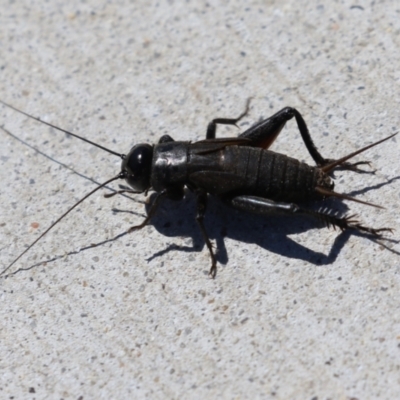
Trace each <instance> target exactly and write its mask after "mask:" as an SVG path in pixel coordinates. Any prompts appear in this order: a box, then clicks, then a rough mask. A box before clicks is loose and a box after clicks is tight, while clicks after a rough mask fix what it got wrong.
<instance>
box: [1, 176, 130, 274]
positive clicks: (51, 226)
mask: <svg viewBox="0 0 400 400" xmlns="http://www.w3.org/2000/svg"><path fill="white" fill-rule="evenodd" d="M124 177H125V174H124V172H121V173H119V174H118V175H117V176H114V178H111V179H109V180H108V181H106V182H104V183H102V184H101V185H100V186H98V187H97V188H95V189H93V190H92V191H91V192H89V193H88V194H87V195H85V196H84V197H82V198H81V199H80V200H79V201H78V202H77V203H75V204H74V205H73V206H72V207H71V208H70V209H68V210H67V211H66V212H65V213H64V214H63V215H61V217H59V218H58V219H57V220H56V221H55V222H53V223H52V224H51V225H50V226H49V227H48V228H47V229H46V230H45V231H44V232H43V233H42V234H41V235H40V236H39V237H38V238H37V239H36V240H35V241H34V242H33V243H31V244H30V245H29V246H28V247H27V248H26V249H25V250H24V251H23V252H22V253H21V254H20V255H19V256H18V257H17V258H16V259H15V260H14V261H13V262H12V263H11V264H10V265H9V266H8V267H7V268H5V269H3V271H1V272H0V277H1V276H3V275H4V274H5V273H6V272H7V271H8V270H9V269H10V268H11V267H12V266H13V265H14V264H15V263H16V262H17V261H18V260H19V259H20V258H21V257H22V256H23V255H24V254H25V253H26V252H27V251H28V250H29V249H31V248H32V247H33V246H34V245H35V244H36V243H37V242H38V241H39V240H40V239H41V238H42V237H43V236H44V235H46V233H48V232H49V231H50V230H51V229H52V228H54V226H56V225H57V224H58V223H59V222H60V221H61V220H62V219H63V218H64V217H65V216H67V215H68V214H69V213H70V212H71V211H72V210H73V209H74V208H75V207H77V206H78V205H79V204H81V203H82V202H83V201H84V200H86V199H87V198H88V197H89V196H91V195H92V194H93V193H95V192H97V191H98V190H99V189H101V188H102V187H104V186H106V185H108V184H109V183H111V182H112V181H115V180H117V179H124Z"/></svg>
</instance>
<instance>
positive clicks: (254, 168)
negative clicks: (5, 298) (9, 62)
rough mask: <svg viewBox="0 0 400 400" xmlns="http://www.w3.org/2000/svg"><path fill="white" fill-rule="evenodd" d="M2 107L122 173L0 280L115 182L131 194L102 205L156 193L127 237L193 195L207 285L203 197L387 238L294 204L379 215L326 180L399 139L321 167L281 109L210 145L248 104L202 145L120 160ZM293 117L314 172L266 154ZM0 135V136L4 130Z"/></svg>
mask: <svg viewBox="0 0 400 400" xmlns="http://www.w3.org/2000/svg"><path fill="white" fill-rule="evenodd" d="M0 103H1V104H3V105H4V106H7V107H9V108H11V109H13V110H15V111H17V112H19V113H21V114H23V115H25V116H27V117H29V118H32V119H34V120H36V121H39V122H42V123H43V124H46V125H48V126H50V127H52V128H55V129H57V130H59V131H61V132H64V133H67V134H70V135H72V136H74V137H76V138H78V139H81V140H83V141H85V142H87V143H90V144H92V145H94V146H97V147H99V148H101V149H103V150H105V151H108V152H109V153H111V154H114V155H118V156H119V157H121V158H122V165H121V172H120V173H119V174H118V175H117V176H115V177H113V178H111V179H109V180H107V181H106V182H104V183H103V184H101V185H100V186H98V187H97V188H96V189H94V190H92V191H91V192H90V193H88V194H87V195H86V196H85V197H83V198H82V199H81V200H79V201H78V202H77V203H76V204H74V205H73V206H72V207H71V208H70V209H69V210H68V211H67V212H65V213H64V214H63V215H62V216H61V217H60V218H58V219H57V220H56V221H55V222H54V223H53V224H52V225H51V226H50V227H49V228H48V229H47V230H46V231H45V232H43V233H42V234H41V235H40V236H39V237H38V238H37V239H36V240H35V241H34V242H33V243H32V244H31V245H30V246H28V247H27V248H26V249H25V251H23V252H22V253H21V254H20V255H19V256H18V257H17V258H16V259H15V260H14V261H13V262H12V263H11V264H10V265H9V266H8V267H7V268H5V269H4V270H3V271H2V272H1V273H0V276H1V275H4V274H5V272H6V271H7V270H8V269H9V268H11V267H12V266H13V265H14V264H15V263H16V262H17V261H18V260H19V259H20V258H21V257H22V256H23V255H24V254H25V253H26V252H27V251H28V250H29V249H30V248H32V246H33V245H35V244H36V243H37V242H38V241H39V240H40V239H41V238H42V237H43V236H44V235H45V234H46V233H47V232H48V231H49V230H50V229H52V228H53V227H54V226H55V225H56V224H57V223H58V222H59V221H60V220H62V219H63V218H64V217H65V216H66V215H67V214H68V213H69V212H70V211H72V210H73V209H74V208H75V207H76V206H78V204H80V203H81V202H82V201H83V200H85V199H86V198H87V197H89V196H90V195H92V194H93V193H94V192H96V191H97V190H99V189H100V188H102V187H104V186H106V185H107V184H108V183H110V182H112V181H114V180H117V179H125V181H126V182H127V183H128V184H129V186H130V187H131V188H132V189H127V190H126V189H124V190H119V191H117V192H114V193H112V194H108V195H105V197H111V196H113V195H115V194H117V193H135V194H136V193H144V194H146V195H147V193H148V191H150V190H153V191H155V192H156V193H157V195H156V197H155V199H154V201H153V203H152V204H151V206H150V209H149V212H148V215H147V217H146V218H145V220H144V221H143V222H142V223H141V224H139V225H135V226H132V227H131V228H130V229H129V230H128V231H127V232H133V231H135V230H138V229H141V228H143V227H144V226H145V225H147V224H148V223H149V221H150V219H151V218H152V216H153V215H154V214H155V212H156V209H157V206H158V205H159V203H160V201H161V200H162V199H163V198H169V199H172V200H181V199H182V198H183V197H184V194H185V191H184V189H185V187H187V188H188V189H189V190H190V191H192V192H193V193H194V194H195V196H196V199H197V216H196V220H197V223H198V225H199V227H200V230H201V233H202V236H203V238H204V241H205V243H206V245H207V248H208V250H209V253H210V256H211V268H210V272H209V273H210V275H211V276H212V277H213V278H215V276H216V273H217V263H216V259H215V254H214V251H213V248H212V245H211V242H210V239H209V237H208V234H207V231H206V229H205V226H204V215H205V212H206V209H207V197H208V195H209V194H211V195H214V196H218V197H219V198H221V199H222V200H223V201H224V202H225V203H226V204H227V205H230V206H232V207H234V208H236V209H240V210H244V211H249V212H252V213H256V214H261V215H271V214H289V215H306V216H310V217H314V218H316V219H317V220H319V221H321V222H322V223H324V224H325V225H326V226H328V227H329V226H333V227H334V228H336V227H338V228H339V229H341V230H342V231H343V230H346V229H355V230H358V231H361V232H365V233H367V234H370V235H373V236H376V237H380V236H381V234H382V232H385V231H389V232H391V231H392V229H391V228H379V229H374V228H369V227H366V226H363V225H361V224H360V223H359V222H358V221H357V220H356V219H355V217H354V215H351V216H338V215H337V213H335V212H334V211H333V210H329V209H326V208H325V209H323V210H320V211H314V210H311V209H307V208H304V207H301V206H300V205H298V203H301V202H303V201H306V200H318V199H320V200H323V199H324V198H326V197H329V196H334V197H339V198H341V199H346V200H352V201H356V202H359V203H362V204H367V205H370V206H374V207H379V208H382V207H380V206H378V205H375V204H372V203H368V202H365V201H362V200H358V199H355V198H353V197H350V196H347V195H345V194H341V193H337V192H334V191H333V188H334V183H333V181H332V179H331V177H330V176H329V173H330V172H332V171H333V170H334V169H335V168H336V167H338V166H340V167H341V168H342V169H349V170H353V171H356V172H360V169H359V168H358V165H361V164H369V162H367V161H361V162H357V163H353V164H351V163H348V162H347V160H349V159H350V158H352V157H354V156H355V155H357V154H359V153H362V152H363V151H365V150H367V149H369V148H371V147H373V146H376V145H378V144H380V143H382V142H384V141H386V140H388V139H390V138H392V137H393V136H395V135H396V134H397V133H395V134H393V135H391V136H389V137H387V138H385V139H382V140H380V141H378V142H376V143H373V144H370V145H369V146H366V147H364V148H362V149H360V150H357V151H355V152H353V153H351V154H349V155H347V156H345V157H343V158H340V159H338V160H332V159H326V158H324V157H322V156H321V154H320V153H319V151H318V150H317V148H316V146H315V145H314V142H313V141H312V139H311V136H310V133H309V131H308V128H307V125H306V123H305V121H304V119H303V117H302V116H301V114H300V113H299V112H298V111H297V110H296V109H294V108H291V107H285V108H283V109H282V110H281V111H279V112H277V113H276V114H274V115H273V116H271V117H270V118H267V119H265V120H263V121H260V122H258V123H257V124H255V125H254V126H252V127H251V128H249V129H247V130H246V131H245V132H243V133H242V134H240V135H239V136H238V137H234V138H226V139H225V138H216V128H217V125H218V124H224V125H236V124H237V123H238V122H239V121H240V120H241V119H242V118H243V117H244V116H245V115H246V114H247V113H248V111H249V104H250V99H249V100H248V101H247V104H246V109H245V111H244V112H243V113H242V114H240V115H239V117H237V118H216V119H214V120H212V121H211V122H210V123H209V125H208V128H207V134H206V139H205V140H201V141H198V142H195V143H192V142H190V141H174V139H172V138H171V137H170V136H169V135H164V136H162V137H161V138H160V140H159V142H158V144H156V145H150V144H137V145H135V146H134V147H132V149H131V151H130V152H129V153H128V155H124V154H119V153H117V152H114V151H112V150H109V149H107V148H105V147H103V146H101V145H99V144H97V143H94V142H92V141H90V140H87V139H85V138H83V137H81V136H78V135H76V134H74V133H72V132H68V131H66V130H64V129H62V128H59V127H57V126H55V125H53V124H50V123H48V122H45V121H42V120H41V119H40V118H37V117H34V116H32V115H30V114H27V113H25V112H24V111H21V110H19V109H17V108H15V107H13V106H11V105H9V104H7V103H5V102H3V101H1V100H0ZM293 117H294V118H295V120H296V122H297V126H298V128H299V131H300V134H301V136H302V138H303V141H304V144H305V145H306V147H307V150H308V152H309V153H310V155H311V157H312V158H313V159H314V161H315V163H316V166H309V165H307V164H305V163H303V162H300V161H298V160H296V159H294V158H291V157H288V156H286V155H284V154H279V153H275V152H273V151H270V150H268V149H269V147H270V146H271V145H272V143H273V142H274V140H275V139H276V138H277V136H278V135H279V133H280V132H281V130H282V128H283V127H284V126H285V124H286V122H287V121H289V120H290V119H292V118H293ZM2 129H3V130H5V129H4V128H2ZM5 131H6V130H5ZM6 132H7V131H6Z"/></svg>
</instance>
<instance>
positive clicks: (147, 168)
mask: <svg viewBox="0 0 400 400" xmlns="http://www.w3.org/2000/svg"><path fill="white" fill-rule="evenodd" d="M152 161H153V146H150V145H149V144H147V143H140V144H137V145H136V146H133V147H132V149H131V151H130V152H129V153H128V154H127V155H126V156H125V157H124V158H123V160H122V164H121V172H122V173H123V174H124V178H125V180H126V182H127V183H128V185H129V186H131V187H132V188H133V189H134V190H135V191H137V192H144V191H145V190H147V189H149V188H150V176H151V164H152Z"/></svg>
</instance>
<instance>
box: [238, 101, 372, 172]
mask: <svg viewBox="0 0 400 400" xmlns="http://www.w3.org/2000/svg"><path fill="white" fill-rule="evenodd" d="M293 117H294V118H295V119H296V123H297V127H298V129H299V131H300V134H301V137H302V139H303V142H304V144H305V146H306V148H307V150H308V152H309V153H310V155H311V157H312V158H313V159H314V161H315V163H316V164H317V166H318V167H323V166H325V165H327V164H330V163H333V162H334V161H335V160H333V159H328V158H324V157H323V156H322V155H321V153H320V152H319V151H318V149H317V147H316V146H315V144H314V141H313V140H312V138H311V135H310V132H309V130H308V127H307V124H306V122H305V121H304V118H303V117H302V115H301V114H300V113H299V112H298V111H297V110H296V109H295V108H292V107H285V108H283V109H282V110H280V111H278V112H277V113H276V114H274V115H272V116H271V117H269V118H267V119H265V120H263V121H260V122H258V123H257V124H255V125H254V126H252V127H251V128H249V129H247V131H245V132H243V133H242V134H241V135H239V137H241V138H246V139H250V140H251V141H252V145H253V146H256V147H261V148H263V149H268V148H269V147H271V145H272V143H273V142H274V141H275V139H276V138H277V137H278V135H279V133H280V132H281V130H282V129H283V127H284V126H285V124H286V122H287V121H289V120H291V119H292V118H293ZM362 164H369V162H368V161H359V162H356V163H348V162H343V163H342V164H341V165H340V167H341V168H343V169H349V170H354V171H357V172H361V171H362V170H360V169H358V168H357V166H358V165H362Z"/></svg>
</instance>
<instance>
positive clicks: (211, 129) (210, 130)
mask: <svg viewBox="0 0 400 400" xmlns="http://www.w3.org/2000/svg"><path fill="white" fill-rule="evenodd" d="M250 101H251V97H249V98H248V99H247V102H246V108H245V110H244V111H243V112H242V113H241V114H240V115H239V116H238V117H237V118H215V119H213V120H212V121H211V122H210V123H209V124H208V127H207V134H206V139H215V134H216V131H217V124H221V125H235V126H237V125H236V124H237V123H238V122H239V121H240V120H241V119H242V118H243V117H245V116H246V115H247V113H248V112H249V108H250Z"/></svg>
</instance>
